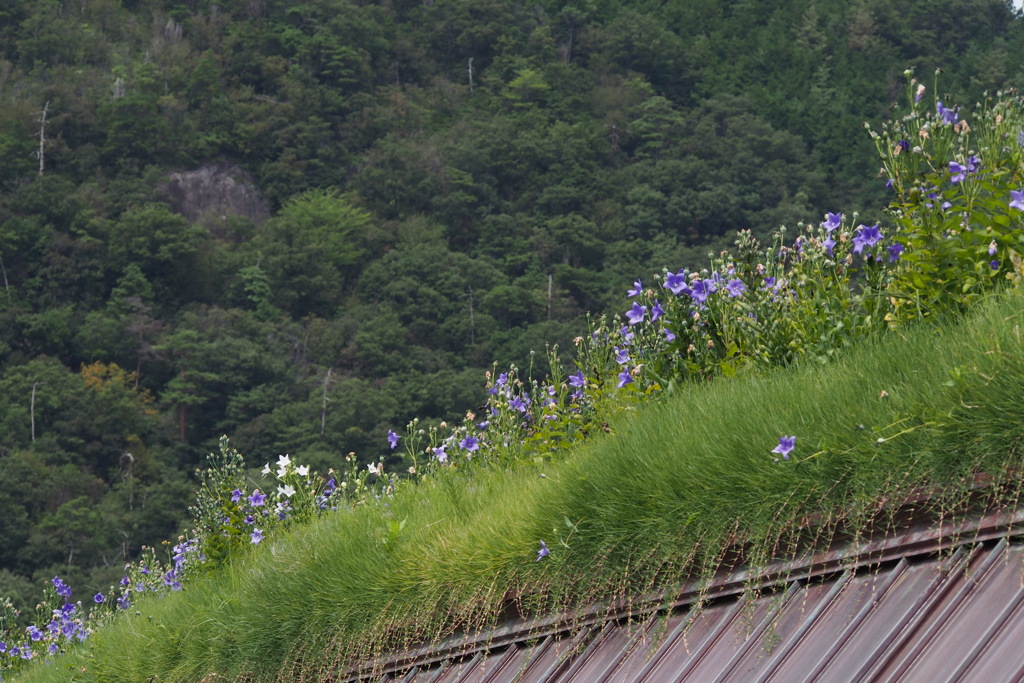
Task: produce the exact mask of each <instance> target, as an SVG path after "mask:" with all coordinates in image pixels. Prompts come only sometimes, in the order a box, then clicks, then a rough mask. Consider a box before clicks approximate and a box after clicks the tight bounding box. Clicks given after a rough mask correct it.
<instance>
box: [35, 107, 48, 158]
mask: <svg viewBox="0 0 1024 683" xmlns="http://www.w3.org/2000/svg"><path fill="white" fill-rule="evenodd" d="M49 109H50V102H49V101H47V102H46V104H44V105H43V111H41V112H39V151H38V152H36V156H37V157H39V175H43V168H44V167H45V165H46V112H47V111H49Z"/></svg>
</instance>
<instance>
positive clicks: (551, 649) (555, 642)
mask: <svg viewBox="0 0 1024 683" xmlns="http://www.w3.org/2000/svg"><path fill="white" fill-rule="evenodd" d="M566 642H568V641H567V640H566V639H564V638H562V639H559V638H558V637H556V636H548V637H546V638H544V639H543V640H542V641H540V642H539V643H537V644H536V645H533V646H531V647H530V648H529V651H528V653H527V658H526V660H525V661H523V662H522V664H521V671H516V672H514V673H513V675H512V676H511V677H510V678H505V677H504V676H500V675H499V676H498V677H497V678H496V680H499V681H538V680H541V679H540V678H539V675H540V674H541V673H542V672H545V671H547V670H548V669H549V668H550V667H551V666H552V665H553V664H554V663H555V661H556V659H557V657H558V655H559V650H560V648H559V643H562V644H564V643H566Z"/></svg>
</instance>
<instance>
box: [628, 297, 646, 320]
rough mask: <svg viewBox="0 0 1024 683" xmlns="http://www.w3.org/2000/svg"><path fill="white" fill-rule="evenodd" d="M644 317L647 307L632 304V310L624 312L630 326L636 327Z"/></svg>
mask: <svg viewBox="0 0 1024 683" xmlns="http://www.w3.org/2000/svg"><path fill="white" fill-rule="evenodd" d="M646 315H647V307H646V306H641V305H640V304H638V303H636V302H633V308H631V309H629V310H628V311H626V320H627V321H629V324H630V325H636V324H637V323H639V322H643V319H644V317H645V316H646Z"/></svg>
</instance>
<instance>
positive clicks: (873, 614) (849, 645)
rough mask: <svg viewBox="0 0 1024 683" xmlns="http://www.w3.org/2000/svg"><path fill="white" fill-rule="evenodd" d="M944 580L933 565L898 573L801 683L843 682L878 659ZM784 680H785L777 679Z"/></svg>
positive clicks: (942, 573) (911, 568) (927, 564)
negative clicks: (841, 642)
mask: <svg viewBox="0 0 1024 683" xmlns="http://www.w3.org/2000/svg"><path fill="white" fill-rule="evenodd" d="M944 579H945V572H942V571H940V570H939V566H938V565H936V564H935V563H932V562H928V563H923V564H912V565H910V566H908V567H907V568H906V570H905V571H903V572H901V573H900V575H899V576H898V577H897V578H896V580H895V581H894V582H893V584H892V586H891V587H890V588H889V590H888V591H886V592H885V593H884V594H882V595H881V596H880V597H879V599H878V601H877V602H876V603H874V604H873V606H872V608H871V610H870V611H869V613H868V614H867V615H866V616H865V617H864V619H863V620H862V621H861V622H859V624H858V625H857V627H856V628H855V629H853V631H852V632H851V633H849V634H848V638H847V640H846V643H845V644H844V646H843V647H842V648H841V649H840V650H839V651H838V652H836V653H835V654H834V656H833V657H832V659H831V660H829V661H828V662H827V663H826V665H825V667H824V668H820V666H819V668H820V670H819V671H818V672H817V674H816V675H815V677H814V678H803V679H802V680H807V681H811V680H823V681H843V680H851V676H852V674H853V673H854V672H855V671H856V670H857V669H858V668H859V667H860V666H862V665H863V664H864V663H865V662H867V661H869V660H871V661H874V659H875V658H876V657H878V656H880V654H881V652H883V651H884V650H885V649H886V648H887V647H888V646H889V644H890V643H891V642H892V641H893V639H895V638H897V637H899V634H900V632H901V631H902V629H903V626H904V625H906V624H907V623H908V622H909V621H911V620H912V619H913V618H914V617H915V616H916V615H917V612H918V610H919V609H920V607H921V604H922V603H924V602H925V601H926V600H927V599H928V598H929V597H931V595H932V593H933V592H934V591H935V590H936V588H937V586H938V585H940V584H941V583H942V582H943V581H944ZM780 680H784V679H780Z"/></svg>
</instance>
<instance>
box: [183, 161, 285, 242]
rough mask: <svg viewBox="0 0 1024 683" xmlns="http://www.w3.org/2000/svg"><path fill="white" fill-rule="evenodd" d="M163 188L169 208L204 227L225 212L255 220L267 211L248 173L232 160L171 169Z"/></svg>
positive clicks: (227, 214) (264, 216) (266, 213)
mask: <svg viewBox="0 0 1024 683" xmlns="http://www.w3.org/2000/svg"><path fill="white" fill-rule="evenodd" d="M165 191H166V192H167V196H168V199H169V200H170V202H171V208H173V209H174V210H175V211H176V212H177V213H180V214H181V215H182V216H184V217H185V218H187V219H188V220H189V221H191V222H193V223H200V224H203V225H207V227H211V226H210V224H211V223H216V222H218V221H221V220H223V219H225V218H227V217H228V216H244V217H246V218H249V219H252V221H253V222H256V223H259V222H260V221H263V220H264V219H266V218H267V217H268V216H269V215H270V210H269V208H268V207H267V202H266V200H265V199H264V198H263V195H261V194H260V191H259V190H258V189H257V188H256V185H254V184H253V182H252V176H251V175H250V174H249V173H248V172H247V171H245V170H244V169H242V168H240V167H239V166H236V165H234V164H226V163H220V164H205V165H203V166H201V167H199V168H198V169H196V170H194V171H183V172H180V173H171V174H170V176H169V177H168V179H167V185H166V186H165Z"/></svg>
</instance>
